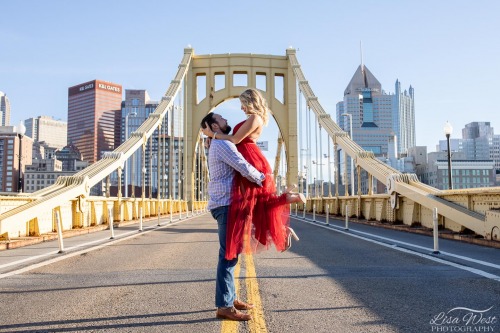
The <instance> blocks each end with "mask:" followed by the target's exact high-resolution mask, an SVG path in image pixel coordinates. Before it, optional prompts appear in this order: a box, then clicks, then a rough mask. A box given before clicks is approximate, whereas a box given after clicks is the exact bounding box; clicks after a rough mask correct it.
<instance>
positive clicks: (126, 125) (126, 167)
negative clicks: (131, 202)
mask: <svg viewBox="0 0 500 333" xmlns="http://www.w3.org/2000/svg"><path fill="white" fill-rule="evenodd" d="M129 116H132V117H135V116H137V112H136V111H135V109H132V110H130V111H129V112H128V113H127V115H126V116H125V141H127V139H128V117H129ZM128 164H129V160H128V159H127V161H126V163H125V172H124V174H125V198H127V197H128V178H127V176H128V175H127V174H128Z"/></svg>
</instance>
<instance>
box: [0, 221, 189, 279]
mask: <svg viewBox="0 0 500 333" xmlns="http://www.w3.org/2000/svg"><path fill="white" fill-rule="evenodd" d="M182 218H183V219H185V218H186V215H185V214H184V215H183V216H182ZM183 219H179V215H178V214H173V216H172V221H170V216H168V215H167V216H165V217H163V218H161V219H160V224H161V226H166V225H171V224H172V223H174V224H175V223H176V222H179V221H182V220H183ZM113 225H114V228H113V234H114V235H113V236H114V239H121V238H124V237H130V236H134V235H136V234H137V233H139V232H140V231H139V222H138V221H126V222H121V223H114V224H113ZM154 228H158V218H157V217H154V218H149V219H144V220H143V231H146V230H150V229H154ZM110 241H112V239H111V230H110V229H109V227H108V225H98V226H92V227H88V228H82V229H74V230H67V231H64V232H63V248H64V253H71V252H74V251H79V250H83V249H86V248H89V247H93V246H96V245H100V244H104V243H107V242H110ZM2 250H3V251H2ZM58 256H61V253H59V243H58V237H57V233H51V234H47V235H43V236H40V237H25V238H15V239H11V240H10V242H5V241H3V242H1V243H0V274H4V273H6V272H11V271H13V270H16V269H19V268H21V267H24V266H26V265H29V264H35V263H38V262H42V261H45V260H48V259H52V258H56V257H58Z"/></svg>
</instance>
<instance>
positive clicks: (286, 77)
mask: <svg viewBox="0 0 500 333" xmlns="http://www.w3.org/2000/svg"><path fill="white" fill-rule="evenodd" d="M216 75H221V76H223V77H224V87H221V88H220V89H218V87H216V85H215V83H216ZM235 75H243V76H245V75H246V78H247V82H246V85H242V86H235V80H234V78H235ZM258 75H261V76H262V77H264V76H265V82H266V87H265V90H261V92H262V94H263V96H264V97H265V98H266V100H267V102H268V105H269V109H270V110H271V112H272V116H273V117H274V119H275V120H276V123H277V124H278V127H279V129H280V132H281V135H282V137H283V142H284V144H285V150H286V159H287V165H288V170H287V180H288V181H289V182H292V181H293V180H294V179H296V177H297V175H298V159H297V151H298V147H297V93H296V83H295V77H294V74H293V69H292V68H291V67H290V62H289V61H288V57H286V56H272V55H259V54H238V53H228V54H217V55H193V57H192V59H191V63H190V68H189V71H188V74H187V76H186V80H185V81H186V88H185V106H186V114H185V116H186V119H187V121H186V127H187V131H186V136H185V140H186V141H185V144H186V146H185V149H186V157H187V159H188V160H187V161H186V164H187V165H186V174H187V175H190V176H189V177H187V184H186V185H187V189H188V193H187V199H188V200H189V201H191V202H192V201H193V200H194V193H193V192H192V188H193V184H194V173H193V170H194V162H195V161H194V155H195V154H194V152H195V149H196V144H197V141H198V137H199V132H200V131H199V130H200V122H201V120H202V119H203V117H204V116H205V115H206V114H207V113H208V112H210V111H212V110H213V109H214V108H215V107H217V105H219V104H221V103H222V102H224V101H226V100H228V99H232V98H238V96H239V95H240V94H241V93H242V92H243V91H244V90H245V89H247V88H249V87H253V88H257V84H256V83H257V76H258ZM200 76H204V77H205V78H206V80H205V82H206V84H205V86H202V87H198V86H197V78H198V77H200ZM276 77H280V78H282V79H283V91H282V92H281V91H280V92H278V91H276V89H277V85H276V84H275V81H276V80H275V79H276ZM202 89H203V90H204V94H203V96H205V97H204V98H203V99H202V100H200V101H198V100H197V96H198V92H199V90H202ZM281 93H282V96H283V101H280V100H278V99H277V98H276V97H275V96H277V95H278V96H279V94H281Z"/></svg>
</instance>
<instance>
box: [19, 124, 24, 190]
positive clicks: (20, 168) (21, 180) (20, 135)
mask: <svg viewBox="0 0 500 333" xmlns="http://www.w3.org/2000/svg"><path fill="white" fill-rule="evenodd" d="M25 133H26V126H24V123H23V121H22V120H21V121H20V122H19V127H18V128H17V135H18V136H19V156H18V157H19V175H18V182H17V192H19V193H21V192H22V191H23V179H22V177H21V176H22V175H21V171H22V165H21V163H22V153H23V151H22V143H23V136H24V134H25Z"/></svg>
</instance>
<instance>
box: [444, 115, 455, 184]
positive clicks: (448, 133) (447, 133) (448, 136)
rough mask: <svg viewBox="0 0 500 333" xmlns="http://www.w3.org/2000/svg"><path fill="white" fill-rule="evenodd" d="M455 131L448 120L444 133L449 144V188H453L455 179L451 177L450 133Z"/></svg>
mask: <svg viewBox="0 0 500 333" xmlns="http://www.w3.org/2000/svg"><path fill="white" fill-rule="evenodd" d="M452 132H453V127H452V126H451V124H450V123H449V122H448V121H447V122H446V124H445V125H444V135H446V142H447V144H448V189H449V190H453V181H452V178H451V150H450V135H451V133H452Z"/></svg>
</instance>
